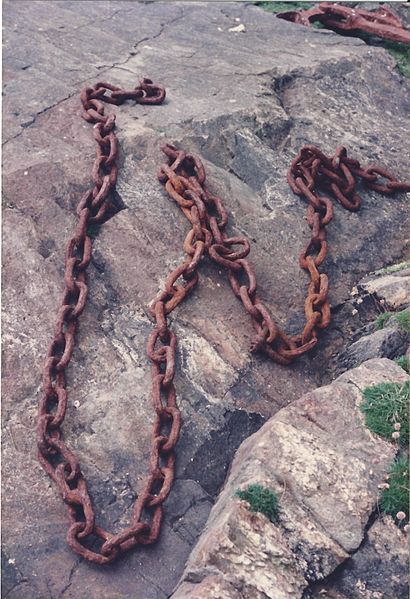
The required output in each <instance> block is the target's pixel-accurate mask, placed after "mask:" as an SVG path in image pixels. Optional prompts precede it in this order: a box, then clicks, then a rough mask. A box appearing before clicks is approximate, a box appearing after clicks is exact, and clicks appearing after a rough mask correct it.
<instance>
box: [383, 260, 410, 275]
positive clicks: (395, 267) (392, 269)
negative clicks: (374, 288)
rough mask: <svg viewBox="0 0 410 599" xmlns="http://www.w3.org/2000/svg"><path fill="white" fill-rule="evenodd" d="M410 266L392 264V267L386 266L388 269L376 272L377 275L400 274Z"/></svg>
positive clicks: (403, 263) (405, 263) (408, 264)
mask: <svg viewBox="0 0 410 599" xmlns="http://www.w3.org/2000/svg"><path fill="white" fill-rule="evenodd" d="M409 266H410V263H409V262H400V263H399V264H392V265H391V266H386V268H380V269H379V270H376V271H375V273H374V274H375V275H390V274H391V273H393V272H399V271H400V270H403V269H405V268H408V267H409Z"/></svg>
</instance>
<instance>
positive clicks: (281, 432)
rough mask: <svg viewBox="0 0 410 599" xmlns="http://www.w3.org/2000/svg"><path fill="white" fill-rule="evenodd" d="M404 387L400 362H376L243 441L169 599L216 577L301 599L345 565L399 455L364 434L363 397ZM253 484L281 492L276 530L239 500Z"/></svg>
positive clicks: (254, 591)
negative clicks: (390, 386)
mask: <svg viewBox="0 0 410 599" xmlns="http://www.w3.org/2000/svg"><path fill="white" fill-rule="evenodd" d="M405 380H409V377H408V375H407V374H406V373H405V371H404V370H403V369H401V368H400V367H398V366H397V365H396V364H395V363H394V362H391V361H390V360H387V359H374V360H369V361H367V362H365V363H364V364H363V365H361V366H359V367H358V368H356V369H353V370H349V371H347V372H346V373H344V374H343V375H341V376H340V377H339V378H337V379H336V380H335V381H334V382H333V383H331V384H330V385H327V386H325V387H321V388H318V389H316V390H315V391H311V392H310V393H308V394H306V395H304V396H303V397H301V398H300V399H299V400H297V401H295V402H293V403H292V405H290V406H288V407H286V408H283V409H282V410H280V411H279V412H278V413H277V414H275V415H274V416H273V417H272V418H270V419H269V420H268V421H267V422H266V423H265V424H264V425H263V426H262V428H261V429H260V430H259V431H258V432H256V433H255V434H253V435H252V436H251V437H249V438H248V439H247V440H246V441H244V442H243V443H242V445H241V446H240V447H239V449H238V451H237V453H236V455H235V459H234V461H233V463H232V466H231V470H230V473H229V476H228V478H227V481H226V483H225V486H224V488H223V491H222V492H221V494H220V496H219V497H218V500H217V502H216V503H215V505H214V507H213V508H212V510H211V513H210V516H209V519H208V522H207V524H206V527H205V530H204V532H203V533H202V535H201V536H200V538H199V540H198V542H197V544H196V546H195V547H194V549H193V551H192V553H191V555H190V557H189V560H188V563H187V566H186V569H185V571H184V574H183V577H182V580H181V584H180V586H179V587H178V588H177V590H176V591H175V592H174V594H173V595H172V599H186V598H188V597H190V593H191V590H192V589H193V591H192V592H193V595H192V596H195V592H196V591H195V585H198V589H202V588H205V589H206V588H208V586H209V585H211V588H212V585H214V584H216V582H215V581H218V580H219V579H223V580H224V581H225V583H226V585H228V588H229V585H230V586H231V587H233V588H234V589H235V590H236V591H237V592H238V594H239V595H238V596H240V597H243V598H244V599H251V598H252V597H261V598H262V597H263V598H267V597H268V598H270V599H282V598H283V599H285V598H292V599H297V598H298V597H302V595H303V593H304V591H305V589H307V588H308V587H309V585H312V584H314V583H317V582H318V581H321V580H324V579H326V578H327V577H329V576H330V575H331V574H332V573H333V572H334V571H335V570H336V569H337V568H339V567H340V566H341V564H343V563H344V562H345V561H346V560H348V559H349V557H350V556H351V555H352V554H354V553H355V552H356V551H357V550H358V549H359V547H360V546H361V544H362V541H363V538H364V536H365V531H366V528H367V525H368V523H369V521H370V518H371V516H372V514H373V512H374V510H375V507H376V505H377V499H378V496H379V493H380V490H379V485H380V484H381V483H382V482H383V481H384V480H385V476H386V474H387V473H388V471H389V468H390V464H391V461H392V459H393V457H394V455H395V453H396V447H395V446H394V444H393V443H390V442H388V441H386V440H384V439H383V438H381V437H378V436H376V435H374V434H372V433H371V432H370V431H369V430H368V429H367V427H366V426H365V424H364V419H363V415H362V413H361V412H360V403H361V400H362V394H361V391H362V390H363V389H364V388H365V387H368V386H372V385H375V384H378V383H381V382H404V381H405ZM251 484H259V485H261V486H263V487H266V488H269V489H271V490H272V491H273V492H275V493H276V495H277V497H278V498H279V500H280V511H279V516H278V520H277V522H271V521H270V520H269V519H268V518H267V517H266V516H265V515H264V514H263V513H260V512H253V511H250V509H249V504H248V503H247V502H245V501H243V500H240V499H239V498H238V497H236V495H235V493H236V490H237V489H240V490H243V489H245V488H247V487H248V486H249V485H251ZM395 534H396V533H395ZM400 534H401V533H400ZM402 574H403V576H404V575H405V573H404V572H402ZM208 578H209V580H208ZM227 593H228V595H227V596H228V597H230V595H229V592H228V591H227ZM198 596H200V595H198ZM211 596H215V597H216V596H217V595H211Z"/></svg>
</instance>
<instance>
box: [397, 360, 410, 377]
mask: <svg viewBox="0 0 410 599" xmlns="http://www.w3.org/2000/svg"><path fill="white" fill-rule="evenodd" d="M394 361H395V362H396V364H397V365H398V366H400V368H403V370H405V371H406V372H408V373H409V374H410V358H408V357H407V356H400V357H399V358H396V359H395V360H394Z"/></svg>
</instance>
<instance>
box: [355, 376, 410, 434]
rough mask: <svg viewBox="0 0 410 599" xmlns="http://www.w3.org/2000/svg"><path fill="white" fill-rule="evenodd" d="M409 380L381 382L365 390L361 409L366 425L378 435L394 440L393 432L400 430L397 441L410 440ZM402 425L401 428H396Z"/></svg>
mask: <svg viewBox="0 0 410 599" xmlns="http://www.w3.org/2000/svg"><path fill="white" fill-rule="evenodd" d="M409 392H410V385H409V382H406V383H380V384H379V385H375V386H374V387H366V389H364V390H363V393H362V395H363V402H362V404H361V410H362V412H363V414H364V415H365V421H366V426H367V427H368V428H369V429H370V430H371V431H372V432H373V433H376V434H377V435H381V436H382V437H385V438H386V439H389V440H390V441H392V440H393V439H394V438H393V437H392V434H393V433H395V432H399V433H400V436H399V438H398V439H397V442H398V443H400V444H401V445H407V444H408V442H409ZM395 425H396V427H397V426H399V425H400V428H399V430H397V428H395Z"/></svg>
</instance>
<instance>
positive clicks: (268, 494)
mask: <svg viewBox="0 0 410 599" xmlns="http://www.w3.org/2000/svg"><path fill="white" fill-rule="evenodd" d="M235 495H236V496H237V497H239V498H240V499H243V500H244V501H246V502H248V503H249V507H250V509H251V511H252V512H261V513H262V514H264V515H265V516H266V517H267V518H269V520H270V521H271V522H275V521H276V520H277V517H278V513H279V509H280V508H279V500H278V498H277V496H276V494H275V493H274V492H273V491H271V490H270V489H267V488H266V487H262V485H249V486H248V487H247V488H246V489H244V490H243V491H240V490H238V491H236V493H235Z"/></svg>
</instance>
